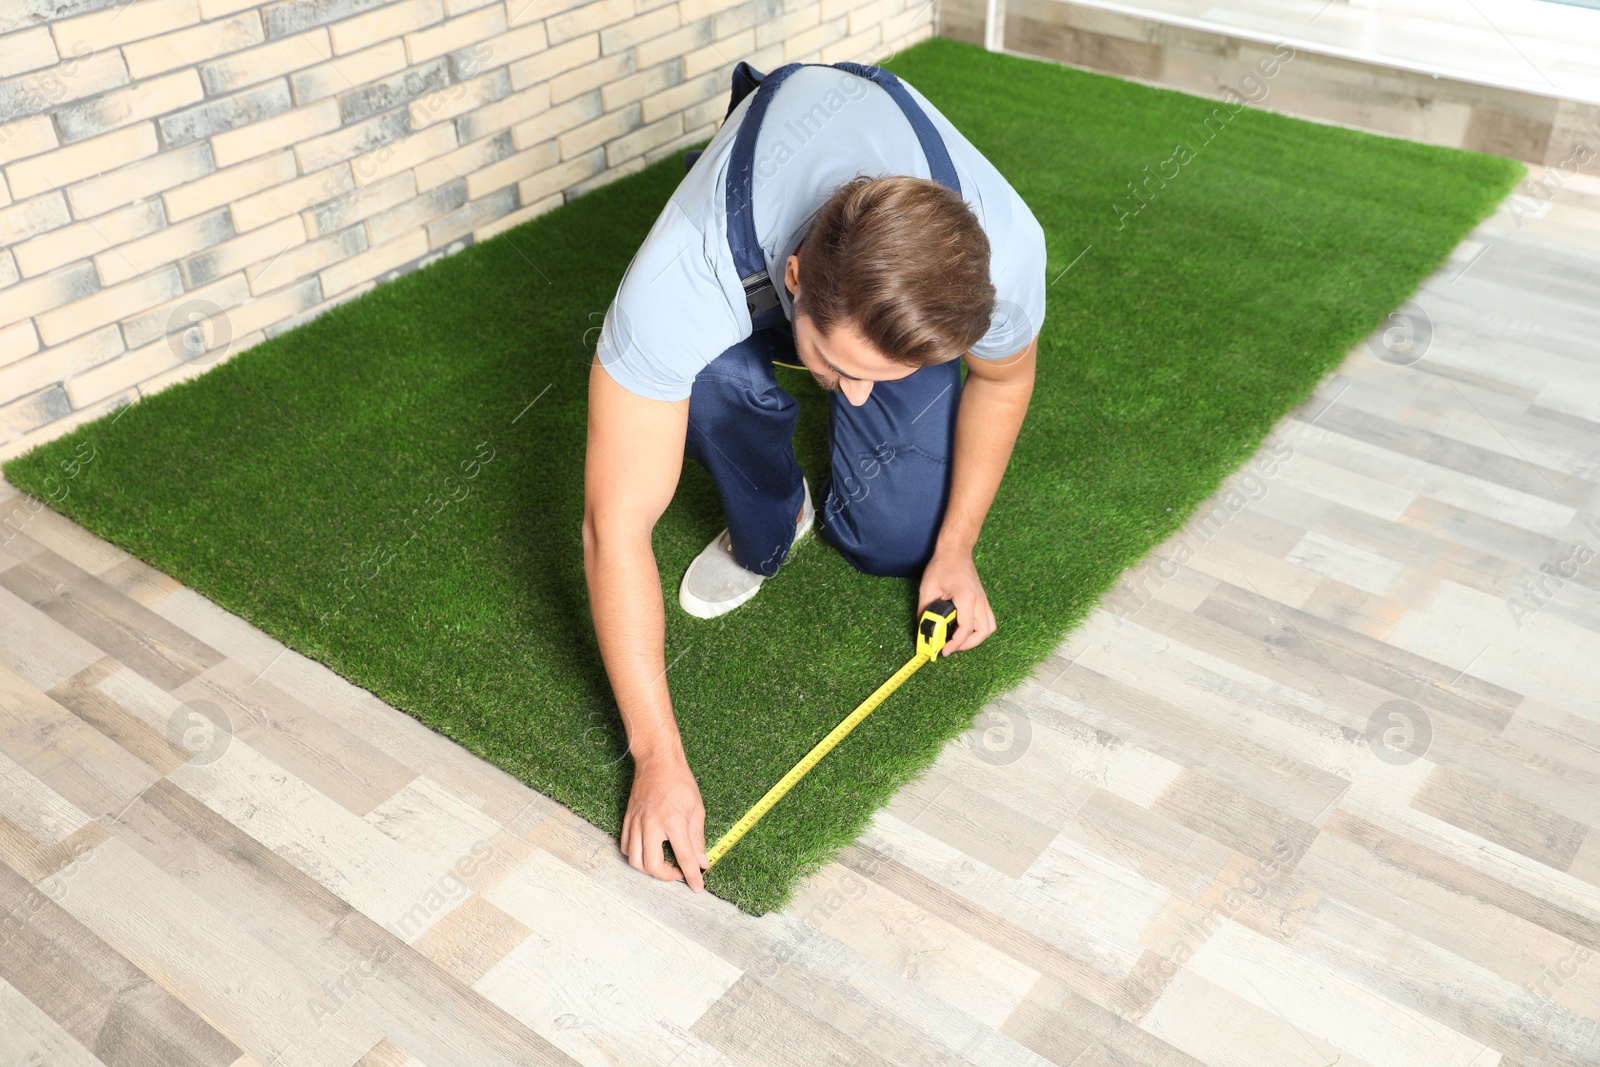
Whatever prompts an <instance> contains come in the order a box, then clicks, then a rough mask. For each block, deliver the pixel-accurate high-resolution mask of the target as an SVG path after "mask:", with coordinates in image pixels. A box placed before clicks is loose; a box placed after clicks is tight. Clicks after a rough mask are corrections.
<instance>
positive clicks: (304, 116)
mask: <svg viewBox="0 0 1600 1067" xmlns="http://www.w3.org/2000/svg"><path fill="white" fill-rule="evenodd" d="M338 128H339V102H338V101H337V100H334V99H332V98H329V99H326V100H319V101H317V102H316V103H315V104H312V105H310V106H309V107H299V108H295V109H294V110H293V111H285V112H283V113H282V114H279V115H274V116H272V117H271V118H269V119H264V120H262V121H261V122H254V123H251V124H250V125H249V126H240V127H239V128H237V129H233V130H225V131H223V132H222V133H218V134H213V135H212V137H211V153H212V155H213V156H214V157H215V159H216V162H217V166H219V167H231V166H232V165H233V164H235V163H238V162H241V161H243V160H246V159H254V158H255V157H256V156H259V155H262V154H264V153H266V152H273V151H276V150H278V149H280V148H286V147H289V146H292V145H294V144H296V143H298V142H300V141H303V140H306V139H307V138H310V137H315V136H316V135H317V134H320V133H327V132H328V131H329V130H335V129H338Z"/></svg>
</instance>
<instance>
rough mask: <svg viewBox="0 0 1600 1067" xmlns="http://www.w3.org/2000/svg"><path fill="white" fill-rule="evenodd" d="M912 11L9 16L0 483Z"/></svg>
mask: <svg viewBox="0 0 1600 1067" xmlns="http://www.w3.org/2000/svg"><path fill="white" fill-rule="evenodd" d="M933 21H934V16H933V8H932V5H931V3H929V2H927V0H820V2H817V0H675V2H667V3H663V2H662V0H492V2H486V0H389V2H387V3H384V2H382V0H278V2H269V3H260V2H258V0H123V2H121V3H117V2H115V0H4V2H3V3H0V459H3V458H7V457H10V456H13V455H17V454H20V453H21V452H24V451H26V450H27V449H28V448H31V447H33V446H34V445H35V444H38V443H40V442H43V441H45V440H48V439H50V438H53V437H55V436H58V435H59V434H61V433H65V432H66V431H67V430H69V429H71V428H72V427H73V426H76V425H78V424H79V423H81V422H84V421H86V420H89V419H93V418H96V417H98V416H100V415H102V414H104V413H106V412H108V411H111V410H114V409H116V408H118V407H121V406H122V405H125V404H128V403H130V402H132V401H133V400H136V399H138V398H139V397H141V396H145V395H148V394H150V393H153V392H156V391H157V390H159V389H161V388H163V387H164V386H166V385H170V384H172V383H173V382H177V381H182V380H184V379H185V378H189V377H193V376H194V375H196V374H201V373H204V371H206V370H208V369H209V368H211V367H213V366H216V365H218V364H220V363H222V362H224V361H225V360H227V359H229V358H231V357H232V356H234V355H236V354H237V353H239V352H240V351H243V350H244V349H247V348H249V347H250V346H251V345H252V344H254V343H256V342H257V341H260V340H262V339H263V338H265V337H271V336H273V335H275V334H276V333H279V332H281V331H282V330H285V329H288V328H290V327H292V326H294V325H295V324H297V323H299V322H302V321H304V320H305V319H306V318H308V317H310V316H313V315H316V314H317V313H319V312H321V311H323V310H325V309H326V308H328V307H330V306H332V305H334V304H337V303H340V302H342V301H345V300H348V299H350V298H352V297H354V296H357V295H359V294H360V293H362V292H365V291H366V290H367V289H370V288H371V287H372V286H373V285H375V284H379V283H381V282H383V281H385V280H388V279H389V278H392V277H395V276H397V275H398V274H402V273H405V272H406V271H409V270H413V269H415V268H416V267H418V266H422V265H424V264H426V263H428V262H431V261H432V260H434V259H436V258H438V257H440V256H443V255H448V254H450V253H452V252H455V251H458V250H459V249H461V248H464V247H466V246H467V245H468V244H471V243H472V242H474V241H481V240H484V239H486V238H488V237H491V236H493V235H494V234H496V233H499V232H500V231H501V230H504V229H506V228H508V227H511V226H514V225H516V224H517V223H520V222H523V221H525V220H527V219H529V218H532V217H534V216H535V215H538V214H540V213H541V212H544V211H548V210H550V209H551V208H553V207H556V206H558V205H560V204H562V203H563V202H565V201H566V200H570V199H572V198H573V197H576V196H581V195H582V194H583V193H585V192H587V191H588V190H590V189H593V188H595V187H596V186H598V185H600V184H602V183H604V182H607V181H610V180H612V179H614V178H617V177H620V176H622V175H624V174H629V173H632V172H633V171H636V170H639V169H640V168H642V167H644V166H646V165H648V164H650V163H653V162H655V161H656V160H658V159H660V158H661V157H663V156H665V155H668V154H670V153H672V152H675V151H678V150H680V149H682V148H683V147H685V146H687V145H689V144H693V143H695V142H697V141H702V140H705V139H707V138H709V137H710V136H711V135H712V133H713V132H715V130H716V127H717V124H718V123H719V122H720V120H721V117H722V114H723V112H724V110H725V109H726V106H727V92H728V76H729V73H730V72H731V70H732V68H733V65H734V64H735V63H736V62H738V61H739V60H741V59H748V60H749V61H750V62H751V63H753V64H754V65H755V66H756V67H758V68H760V69H762V70H768V69H771V68H772V67H774V66H777V65H779V64H781V63H785V62H790V61H805V62H816V61H821V62H835V61H838V60H844V59H851V60H856V61H859V62H868V63H873V62H881V61H882V60H883V59H885V58H887V57H888V56H889V55H891V54H892V53H893V52H894V51H896V50H898V49H900V48H903V47H906V46H907V45H909V44H912V43H914V42H916V41H918V40H921V39H922V38H924V37H926V36H929V35H930V34H931V33H932V28H933Z"/></svg>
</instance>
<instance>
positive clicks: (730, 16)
mask: <svg viewBox="0 0 1600 1067" xmlns="http://www.w3.org/2000/svg"><path fill="white" fill-rule="evenodd" d="M782 14H783V0H749V2H748V3H743V4H740V5H739V6H738V7H730V8H729V9H728V10H726V11H721V12H718V13H717V15H716V16H715V22H714V25H715V26H716V29H715V30H714V31H713V33H714V35H715V37H716V39H717V40H719V41H720V40H722V38H724V37H726V36H728V35H729V34H733V33H738V32H739V31H740V30H747V29H749V28H750V27H752V26H758V25H760V24H761V23H763V22H771V21H773V20H774V19H776V18H778V17H779V16H780V15H782Z"/></svg>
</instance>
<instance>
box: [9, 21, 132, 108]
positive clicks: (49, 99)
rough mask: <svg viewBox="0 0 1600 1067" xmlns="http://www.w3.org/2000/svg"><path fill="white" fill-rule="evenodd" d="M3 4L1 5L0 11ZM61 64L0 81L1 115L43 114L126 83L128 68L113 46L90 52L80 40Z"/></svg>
mask: <svg viewBox="0 0 1600 1067" xmlns="http://www.w3.org/2000/svg"><path fill="white" fill-rule="evenodd" d="M4 10H5V5H3V4H0V11H4ZM74 47H75V49H76V50H75V51H74V52H72V53H71V55H70V56H68V57H67V58H64V59H63V60H62V61H61V62H60V63H58V64H56V65H55V66H53V67H48V68H46V69H44V70H39V71H35V72H34V73H32V74H29V75H27V76H25V77H22V78H14V79H12V80H11V81H8V82H0V114H9V115H13V116H16V117H21V116H24V115H33V114H43V113H46V112H48V111H50V110H51V109H53V108H58V107H65V106H66V105H68V104H70V103H72V102H73V101H75V100H83V99H86V98H88V97H91V96H95V95H97V94H99V93H103V92H107V91H109V90H111V89H116V88H119V87H121V86H124V85H127V84H128V68H127V67H126V66H124V65H123V62H122V54H121V53H120V52H118V51H117V50H116V49H114V48H113V49H111V50H110V51H106V52H95V51H92V50H91V49H90V48H89V46H88V45H86V44H84V43H83V42H82V41H79V42H78V43H77V44H76V45H75V46H74Z"/></svg>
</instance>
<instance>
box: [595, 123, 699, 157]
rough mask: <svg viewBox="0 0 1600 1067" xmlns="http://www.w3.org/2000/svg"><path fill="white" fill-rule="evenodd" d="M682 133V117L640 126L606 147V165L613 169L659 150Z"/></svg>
mask: <svg viewBox="0 0 1600 1067" xmlns="http://www.w3.org/2000/svg"><path fill="white" fill-rule="evenodd" d="M682 132H683V115H682V114H672V115H668V116H667V117H666V118H664V119H660V120H658V121H656V122H652V123H651V124H650V125H648V126H641V127H639V128H638V129H637V130H634V131H633V132H632V133H630V134H627V135H626V136H623V137H618V138H617V139H616V140H614V141H612V142H610V143H609V144H607V145H606V165H607V166H610V167H615V166H617V165H619V164H622V163H626V162H627V161H628V160H630V159H632V158H634V157H635V156H642V155H644V154H645V153H646V152H648V151H650V149H652V148H659V147H661V146H662V145H664V144H666V143H667V142H668V141H670V140H672V139H673V138H674V137H676V136H678V135H679V134H680V133H682Z"/></svg>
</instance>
